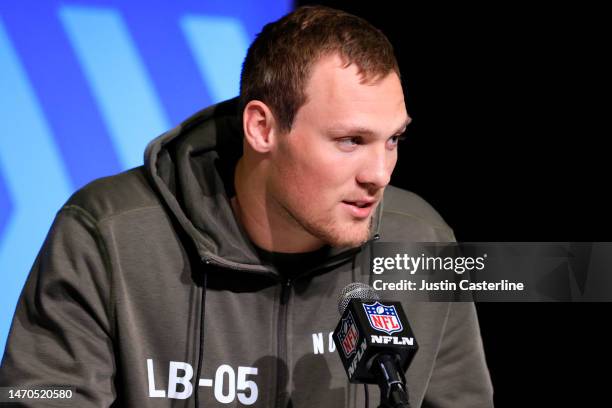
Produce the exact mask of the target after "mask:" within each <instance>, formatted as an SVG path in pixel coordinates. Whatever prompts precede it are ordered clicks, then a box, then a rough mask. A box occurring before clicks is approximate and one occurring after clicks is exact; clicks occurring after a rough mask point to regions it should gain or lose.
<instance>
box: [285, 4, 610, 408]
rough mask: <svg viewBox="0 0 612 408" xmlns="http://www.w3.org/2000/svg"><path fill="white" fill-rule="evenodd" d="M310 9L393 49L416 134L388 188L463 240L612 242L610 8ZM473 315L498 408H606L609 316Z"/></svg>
mask: <svg viewBox="0 0 612 408" xmlns="http://www.w3.org/2000/svg"><path fill="white" fill-rule="evenodd" d="M314 3H316V4H325V5H328V6H331V7H335V8H340V9H343V10H346V11H349V12H351V13H353V14H356V15H359V16H361V17H364V18H366V19H367V20H368V21H370V22H371V23H373V24H374V25H375V26H376V27H378V28H380V29H381V30H382V31H383V32H384V33H385V34H386V35H387V36H388V37H389V39H390V41H391V42H392V43H393V45H394V47H395V51H396V55H397V57H398V60H399V64H400V67H401V71H402V80H403V83H404V86H405V95H406V103H407V107H408V111H409V113H410V115H411V116H412V117H413V123H412V124H411V125H410V127H409V131H408V132H407V140H406V141H404V142H403V143H402V145H401V146H400V160H399V162H398V166H397V168H396V170H395V173H394V176H393V180H392V184H394V185H396V186H399V187H402V188H406V189H408V190H411V191H414V192H416V193H418V194H419V195H421V196H422V197H424V198H425V199H426V200H427V201H428V202H429V203H431V204H432V205H433V206H434V207H435V208H436V209H437V210H438V211H439V212H440V213H441V214H442V216H443V217H444V218H445V220H446V221H447V222H448V224H449V225H451V226H452V227H453V229H454V230H455V233H456V236H457V239H458V240H459V241H464V242H470V241H611V240H612V239H611V235H612V234H611V233H610V227H611V221H610V216H609V215H608V211H607V210H608V209H609V208H611V205H610V204H611V202H612V200H611V199H610V197H609V194H608V193H607V190H608V189H609V184H610V183H609V181H608V179H609V177H608V174H609V170H608V168H609V165H608V163H609V160H610V159H609V154H608V148H607V147H605V145H606V143H605V141H606V140H605V139H606V138H608V137H609V135H610V134H611V133H610V131H609V130H608V128H609V126H606V125H607V123H604V119H605V117H604V104H606V105H609V102H607V101H608V95H607V94H606V92H605V91H604V89H603V79H602V78H603V76H604V75H602V74H603V72H604V68H603V66H602V63H603V58H604V54H605V53H609V48H610V47H609V44H608V45H607V46H605V47H604V45H603V42H604V40H603V38H604V37H603V27H604V26H603V15H604V14H603V11H602V10H601V9H597V8H595V7H594V6H592V5H589V4H588V3H584V2H583V3H580V4H577V3H574V4H563V3H560V2H558V3H550V4H545V3H534V2H529V3H528V2H523V3H521V2H516V1H513V2H491V4H477V3H470V4H465V3H464V2H454V3H453V5H447V4H440V3H437V2H436V3H434V2H426V1H421V2H411V1H405V2H370V3H369V4H367V5H366V4H362V3H358V2H341V1H320V2H309V1H297V5H304V4H314ZM400 7H401V8H400ZM606 50H607V51H606ZM608 72H610V71H608ZM608 116H609V115H608ZM611 273H612V271H611ZM477 308H478V313H479V319H480V323H481V330H482V337H483V341H484V345H485V352H486V355H487V362H488V365H489V369H490V371H491V376H492V380H493V385H494V390H495V405H496V407H526V406H534V407H539V406H546V407H547V406H556V407H558V406H588V405H595V404H597V405H596V406H600V405H601V404H605V405H608V404H609V403H608V402H607V401H608V395H609V392H608V390H609V388H610V376H609V374H607V369H608V368H609V367H611V366H612V352H611V351H610V347H611V345H612V335H611V334H610V330H609V329H608V328H607V326H608V322H609V320H610V316H612V307H611V304H607V303H588V304H587V303H580V304H579V303H479V304H477ZM465 375H469V373H465Z"/></svg>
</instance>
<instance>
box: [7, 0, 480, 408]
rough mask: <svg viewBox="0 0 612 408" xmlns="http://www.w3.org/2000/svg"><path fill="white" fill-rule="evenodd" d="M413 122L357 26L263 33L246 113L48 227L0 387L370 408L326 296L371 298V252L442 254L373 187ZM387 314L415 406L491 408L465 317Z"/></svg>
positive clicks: (205, 130) (365, 30)
mask: <svg viewBox="0 0 612 408" xmlns="http://www.w3.org/2000/svg"><path fill="white" fill-rule="evenodd" d="M409 122H410V118H409V116H408V114H407V112H406V108H405V104H404V97H403V92H402V87H401V82H400V78H399V69H398V67H397V63H396V60H395V57H394V56H393V51H392V48H391V45H390V44H389V43H388V41H387V39H386V38H385V37H384V35H383V34H382V33H380V32H379V31H378V30H376V29H374V28H373V27H371V26H370V25H369V24H368V23H366V22H365V21H363V20H362V19H359V18H357V17H354V16H351V15H348V14H346V13H343V12H339V11H335V10H332V9H327V8H322V7H308V8H301V9H298V10H297V11H295V12H294V13H291V14H289V15H288V16H285V17H284V18H283V19H281V20H279V21H278V22H275V23H273V24H269V25H267V26H266V27H265V28H264V29H263V31H262V33H260V35H259V36H258V38H257V39H256V40H255V42H254V43H253V44H252V46H251V47H250V49H249V52H248V55H247V58H246V60H245V64H244V67H243V73H242V80H241V96H240V101H237V100H230V101H227V102H224V103H221V104H219V105H216V106H213V107H210V108H208V109H206V110H204V111H202V112H199V113H197V114H196V115H194V116H193V117H191V118H189V119H188V120H186V121H185V122H183V123H182V124H181V125H180V126H178V127H177V128H175V129H173V130H171V131H169V132H168V133H166V134H164V135H162V136H160V137H159V138H158V139H156V140H154V141H153V142H151V144H150V145H149V146H148V148H147V152H146V154H145V165H144V166H143V167H138V168H135V169H132V170H130V171H128V172H125V173H123V174H120V175H117V176H113V177H108V178H105V179H100V180H97V181H95V182H93V183H91V184H89V185H88V186H86V187H85V188H83V189H82V190H81V191H79V192H77V193H76V194H75V195H73V196H72V197H71V198H70V199H69V200H68V202H67V203H66V204H65V205H64V207H63V208H62V209H61V210H60V212H59V213H58V215H57V218H56V220H55V222H54V225H53V226H52V228H51V231H50V232H49V236H48V237H47V240H46V241H45V244H44V246H43V248H42V250H41V252H40V254H39V256H38V257H37V259H36V262H35V264H34V267H33V269H32V272H31V274H30V277H29V279H28V282H27V284H26V286H25V288H24V291H23V293H22V295H21V298H20V301H19V305H18V308H17V312H16V315H15V318H14V321H13V326H12V329H11V333H10V337H9V342H8V344H7V348H6V353H5V356H4V359H3V362H2V369H1V371H0V384H1V385H3V386H7V385H13V386H24V385H36V384H49V383H52V384H65V385H73V386H75V387H76V390H75V395H74V397H73V398H74V399H73V403H74V405H75V406H79V407H85V406H110V405H112V404H117V405H119V406H124V405H125V406H138V407H148V406H150V407H166V406H171V405H172V406H175V405H177V404H178V405H179V406H206V407H211V406H227V405H228V404H229V406H242V405H254V406H261V407H273V406H278V407H281V406H282V407H285V406H292V407H341V406H346V407H362V406H364V404H365V401H364V398H365V396H364V393H363V389H362V387H357V386H356V385H350V384H348V381H347V378H346V375H345V373H344V370H343V368H342V365H341V363H340V360H339V358H338V356H337V355H336V352H335V350H334V347H333V344H332V342H331V336H330V332H331V331H332V330H333V328H334V327H335V325H336V323H337V321H338V319H339V316H338V314H337V311H336V299H337V295H338V294H339V292H340V290H341V289H342V288H343V287H344V286H346V285H347V284H348V283H350V282H354V281H362V282H368V279H369V274H370V271H369V260H368V258H367V252H368V251H367V250H366V249H367V247H368V246H369V245H370V243H371V242H372V240H373V239H375V238H377V237H381V239H383V240H386V241H450V240H453V239H454V238H453V233H452V231H451V230H450V228H449V227H448V226H447V225H446V224H445V223H444V221H443V220H442V219H441V218H440V216H439V215H438V214H437V213H436V212H435V211H434V210H433V209H432V208H431V207H430V206H429V205H428V204H426V203H425V202H424V201H423V200H422V199H420V198H418V197H417V196H415V195H414V194H411V193H409V192H406V191H401V190H399V189H396V188H393V187H388V186H387V185H388V183H389V179H390V176H391V173H392V171H393V168H394V167H395V163H396V160H397V143H398V139H399V137H400V135H401V134H402V133H403V132H404V130H405V128H406V126H407V125H408V123H409ZM383 206H384V208H383ZM398 296H400V297H399V298H398V299H399V300H401V301H403V302H404V305H405V308H406V312H407V314H408V315H409V316H410V319H411V323H412V326H413V329H414V331H415V333H416V336H417V338H418V341H419V345H420V350H419V352H418V353H417V355H416V357H415V360H414V362H413V363H412V366H411V368H410V370H409V371H408V386H409V390H410V397H411V401H412V404H413V406H415V407H418V406H436V407H450V406H452V407H488V406H491V405H492V390H491V384H490V380H489V377H488V372H487V368H486V364H485V361H484V356H483V351H482V344H481V340H480V336H479V331H478V325H477V320H476V315H475V311H474V307H473V305H472V304H448V303H431V304H424V303H416V302H410V299H408V298H407V296H406V295H405V294H404V295H398ZM370 388H371V392H370V394H369V398H370V401H369V403H370V404H371V405H370V406H376V405H375V404H377V403H378V400H379V396H378V395H377V394H378V390H377V389H375V388H376V387H370ZM181 404H182V405H181Z"/></svg>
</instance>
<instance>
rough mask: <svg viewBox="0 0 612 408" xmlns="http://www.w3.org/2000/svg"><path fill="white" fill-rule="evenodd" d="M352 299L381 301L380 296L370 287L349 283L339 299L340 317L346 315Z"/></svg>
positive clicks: (358, 283)
mask: <svg viewBox="0 0 612 408" xmlns="http://www.w3.org/2000/svg"><path fill="white" fill-rule="evenodd" d="M351 299H361V300H364V301H366V302H369V301H373V300H380V296H378V293H376V291H375V290H374V288H372V287H371V286H370V285H366V284H365V283H361V282H353V283H349V284H348V285H346V286H345V287H344V289H342V292H340V297H339V298H338V312H340V316H342V314H343V313H344V310H345V309H346V307H347V306H348V304H349V302H350V301H351Z"/></svg>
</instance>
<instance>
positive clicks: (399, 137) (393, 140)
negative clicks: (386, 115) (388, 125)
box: [389, 134, 406, 145]
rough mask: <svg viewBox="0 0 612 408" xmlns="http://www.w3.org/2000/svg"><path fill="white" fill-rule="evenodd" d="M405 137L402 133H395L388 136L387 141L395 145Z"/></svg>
mask: <svg viewBox="0 0 612 408" xmlns="http://www.w3.org/2000/svg"><path fill="white" fill-rule="evenodd" d="M404 139H406V136H404V135H403V134H402V135H395V136H391V137H390V138H389V142H391V144H392V145H397V144H398V143H399V142H400V141H402V140H404Z"/></svg>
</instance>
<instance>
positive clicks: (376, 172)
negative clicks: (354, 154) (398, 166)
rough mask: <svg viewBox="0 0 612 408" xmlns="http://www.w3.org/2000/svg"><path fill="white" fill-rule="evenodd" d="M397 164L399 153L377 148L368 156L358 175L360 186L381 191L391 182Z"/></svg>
mask: <svg viewBox="0 0 612 408" xmlns="http://www.w3.org/2000/svg"><path fill="white" fill-rule="evenodd" d="M396 162H397V152H396V151H395V150H393V151H390V150H388V149H387V148H386V147H383V148H380V147H378V146H376V148H375V149H372V151H370V152H369V153H368V155H367V158H366V159H365V160H364V163H363V165H362V166H361V169H360V172H359V173H358V174H357V182H358V183H359V184H367V185H369V186H370V187H371V188H375V189H380V188H383V187H385V186H386V185H387V184H389V181H391V173H393V169H394V168H395V163H396Z"/></svg>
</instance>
